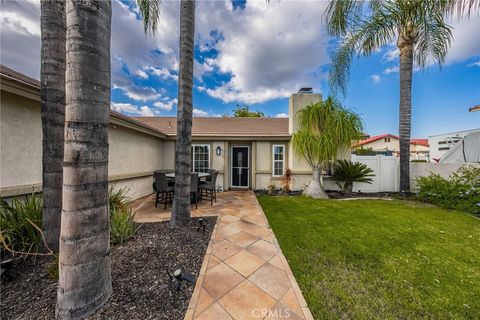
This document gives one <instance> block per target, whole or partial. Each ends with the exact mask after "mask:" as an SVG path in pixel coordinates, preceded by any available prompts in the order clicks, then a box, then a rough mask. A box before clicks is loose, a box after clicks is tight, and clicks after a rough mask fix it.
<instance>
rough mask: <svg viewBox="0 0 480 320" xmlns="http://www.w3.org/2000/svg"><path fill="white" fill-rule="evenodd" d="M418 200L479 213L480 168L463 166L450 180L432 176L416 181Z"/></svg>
mask: <svg viewBox="0 0 480 320" xmlns="http://www.w3.org/2000/svg"><path fill="white" fill-rule="evenodd" d="M416 183H417V186H418V188H419V192H418V196H417V197H418V199H420V200H421V201H425V202H429V203H433V204H436V205H438V206H441V207H444V208H447V209H456V210H461V211H465V212H469V213H478V212H479V207H478V206H477V204H478V203H480V168H475V167H473V166H463V167H461V168H459V169H458V170H457V171H456V172H453V173H452V174H450V176H449V178H448V179H445V178H442V177H441V176H440V175H438V174H433V173H432V174H430V175H429V176H426V177H418V178H417V179H416Z"/></svg>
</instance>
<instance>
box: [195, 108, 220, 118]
mask: <svg viewBox="0 0 480 320" xmlns="http://www.w3.org/2000/svg"><path fill="white" fill-rule="evenodd" d="M193 116H194V117H215V118H218V117H221V115H219V114H215V113H211V112H209V111H206V110H203V109H199V108H193Z"/></svg>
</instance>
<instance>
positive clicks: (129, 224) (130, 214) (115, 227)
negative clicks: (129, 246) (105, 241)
mask: <svg viewBox="0 0 480 320" xmlns="http://www.w3.org/2000/svg"><path fill="white" fill-rule="evenodd" d="M134 217H135V212H134V211H133V210H132V209H130V208H125V209H117V208H115V209H113V210H111V211H110V242H111V243H112V244H123V243H125V242H126V241H127V240H128V239H130V238H131V237H132V236H133V235H134V234H135V232H136V231H137V228H136V227H135V222H134V221H133V218H134Z"/></svg>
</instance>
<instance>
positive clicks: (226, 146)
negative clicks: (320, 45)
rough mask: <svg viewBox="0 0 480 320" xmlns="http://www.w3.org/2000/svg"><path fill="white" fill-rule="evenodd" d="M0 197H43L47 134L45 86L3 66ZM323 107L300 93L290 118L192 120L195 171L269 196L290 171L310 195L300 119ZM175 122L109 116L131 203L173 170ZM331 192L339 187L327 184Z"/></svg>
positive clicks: (220, 184) (114, 162)
mask: <svg viewBox="0 0 480 320" xmlns="http://www.w3.org/2000/svg"><path fill="white" fill-rule="evenodd" d="M0 71H1V72H0V76H1V77H0V80H1V108H0V115H1V132H0V135H1V137H0V142H1V156H0V165H1V176H0V196H1V197H11V196H14V195H20V194H28V193H31V192H32V191H36V192H38V191H41V181H42V128H41V116H40V83H39V81H38V80H36V79H33V78H30V77H27V76H25V75H23V74H21V73H18V72H16V71H14V70H12V69H9V68H8V67H5V66H3V65H2V66H1V68H0ZM320 100H321V95H320V94H313V93H295V94H292V96H291V97H290V100H289V118H194V119H193V133H192V151H193V152H192V160H193V170H194V171H204V170H206V169H209V168H213V169H216V170H218V171H219V176H218V179H217V188H218V189H220V190H227V189H267V188H268V186H269V185H276V186H277V187H279V186H280V184H281V176H282V175H283V174H284V172H285V170H286V168H289V169H290V170H291V171H292V173H293V178H294V180H293V183H292V187H293V189H294V190H301V189H304V188H305V185H306V183H308V182H309V181H310V177H311V169H310V167H309V166H308V164H307V163H306V162H305V161H304V159H303V157H300V156H298V155H296V154H295V152H294V150H293V148H292V144H291V142H290V140H291V137H292V134H293V133H295V132H296V130H297V129H298V123H297V119H296V116H295V115H296V113H297V112H298V110H300V109H301V108H302V107H304V106H306V105H308V104H311V103H315V102H318V101H320ZM175 141H176V118H174V117H128V116H125V115H123V114H120V113H118V112H115V111H111V114H110V130H109V145H110V147H109V168H108V169H109V180H110V182H111V183H112V184H115V185H116V186H118V187H125V186H128V187H129V188H130V192H131V197H132V198H138V197H141V196H144V195H147V194H150V193H151V192H153V190H152V181H153V172H154V171H155V170H158V169H164V170H172V171H173V170H174V166H175ZM326 183H327V187H328V184H330V185H331V187H332V188H335V184H334V183H333V182H331V181H327V182H326Z"/></svg>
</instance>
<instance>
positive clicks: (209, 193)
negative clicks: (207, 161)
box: [200, 170, 218, 205]
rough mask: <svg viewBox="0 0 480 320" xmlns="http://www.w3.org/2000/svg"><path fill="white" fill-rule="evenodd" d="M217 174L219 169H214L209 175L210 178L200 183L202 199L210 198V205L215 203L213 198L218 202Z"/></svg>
mask: <svg viewBox="0 0 480 320" xmlns="http://www.w3.org/2000/svg"><path fill="white" fill-rule="evenodd" d="M217 175H218V171H216V170H213V172H212V173H211V174H210V176H209V178H210V180H207V181H205V182H204V183H202V184H200V196H201V197H202V200H203V199H205V200H210V205H213V200H215V202H217V191H216V188H215V187H216V183H217Z"/></svg>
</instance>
